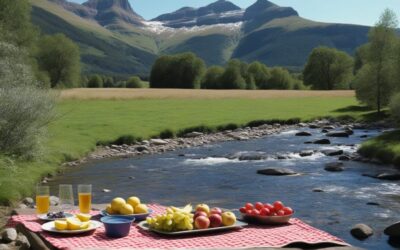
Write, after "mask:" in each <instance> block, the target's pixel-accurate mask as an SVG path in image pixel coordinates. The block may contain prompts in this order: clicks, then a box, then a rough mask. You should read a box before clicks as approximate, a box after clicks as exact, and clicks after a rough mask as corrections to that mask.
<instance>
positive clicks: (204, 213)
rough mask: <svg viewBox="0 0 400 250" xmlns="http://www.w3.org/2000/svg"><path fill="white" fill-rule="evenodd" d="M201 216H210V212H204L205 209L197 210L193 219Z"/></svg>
mask: <svg viewBox="0 0 400 250" xmlns="http://www.w3.org/2000/svg"><path fill="white" fill-rule="evenodd" d="M199 216H204V217H208V214H207V213H206V212H203V211H197V212H196V213H195V214H194V216H193V219H194V220H195V219H196V218H197V217H199Z"/></svg>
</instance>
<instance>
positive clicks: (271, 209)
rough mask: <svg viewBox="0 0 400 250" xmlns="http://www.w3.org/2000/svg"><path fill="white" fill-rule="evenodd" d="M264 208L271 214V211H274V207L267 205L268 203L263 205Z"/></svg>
mask: <svg viewBox="0 0 400 250" xmlns="http://www.w3.org/2000/svg"><path fill="white" fill-rule="evenodd" d="M264 207H265V208H268V209H269V211H270V212H272V211H274V210H275V209H274V206H272V205H271V204H269V203H267V204H264Z"/></svg>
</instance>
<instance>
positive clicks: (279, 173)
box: [257, 168, 297, 176]
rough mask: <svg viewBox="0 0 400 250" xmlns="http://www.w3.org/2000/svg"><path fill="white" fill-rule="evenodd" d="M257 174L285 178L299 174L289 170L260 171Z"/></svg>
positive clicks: (268, 169)
mask: <svg viewBox="0 0 400 250" xmlns="http://www.w3.org/2000/svg"><path fill="white" fill-rule="evenodd" d="M257 174H262V175H273V176H284V175H295V174H297V173H296V172H294V171H293V170H291V169H287V168H267V169H261V170H258V171H257Z"/></svg>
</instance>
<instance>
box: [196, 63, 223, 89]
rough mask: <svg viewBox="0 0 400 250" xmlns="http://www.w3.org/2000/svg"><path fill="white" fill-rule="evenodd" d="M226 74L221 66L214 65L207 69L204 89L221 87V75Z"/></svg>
mask: <svg viewBox="0 0 400 250" xmlns="http://www.w3.org/2000/svg"><path fill="white" fill-rule="evenodd" d="M223 74H224V68H223V67H221V66H212V67H210V68H208V69H207V72H206V74H205V75H204V77H203V80H202V83H201V88H203V89H221V88H222V86H221V76H222V75H223Z"/></svg>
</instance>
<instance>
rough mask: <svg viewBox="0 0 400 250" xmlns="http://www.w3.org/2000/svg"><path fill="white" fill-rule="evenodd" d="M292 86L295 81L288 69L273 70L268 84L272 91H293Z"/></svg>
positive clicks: (278, 68) (277, 68) (276, 68)
mask: <svg viewBox="0 0 400 250" xmlns="http://www.w3.org/2000/svg"><path fill="white" fill-rule="evenodd" d="M292 85H293V79H292V76H291V75H290V73H289V71H288V70H287V69H284V68H280V67H274V68H272V69H271V77H270V79H269V82H268V87H269V88H270V89H292V87H293V86H292Z"/></svg>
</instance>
